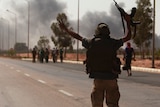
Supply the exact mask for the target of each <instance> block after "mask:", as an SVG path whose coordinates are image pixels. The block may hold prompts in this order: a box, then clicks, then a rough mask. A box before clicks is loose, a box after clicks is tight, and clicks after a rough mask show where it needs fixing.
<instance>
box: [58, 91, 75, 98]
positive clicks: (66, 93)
mask: <svg viewBox="0 0 160 107" xmlns="http://www.w3.org/2000/svg"><path fill="white" fill-rule="evenodd" d="M58 91H59V92H61V93H63V94H65V95H67V96H70V97H72V96H73V95H72V94H70V93H68V92H66V91H64V90H58Z"/></svg>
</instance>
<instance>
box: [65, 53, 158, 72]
mask: <svg viewBox="0 0 160 107" xmlns="http://www.w3.org/2000/svg"><path fill="white" fill-rule="evenodd" d="M65 59H66V60H77V54H67V55H66V58H65ZM78 59H79V60H80V61H83V60H85V54H79V55H78ZM121 61H122V64H124V61H123V60H122V58H121ZM132 66H136V67H146V68H152V60H150V59H136V61H132ZM154 67H155V68H158V69H160V60H154Z"/></svg>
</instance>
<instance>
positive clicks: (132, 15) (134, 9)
mask: <svg viewBox="0 0 160 107" xmlns="http://www.w3.org/2000/svg"><path fill="white" fill-rule="evenodd" d="M113 1H114V2H115V5H116V7H117V9H118V10H119V11H120V14H121V19H122V24H123V29H124V33H125V26H124V21H123V18H124V19H125V20H126V22H129V21H130V25H131V26H132V27H134V36H133V37H135V35H136V25H137V24H140V22H139V21H133V17H134V16H135V13H136V8H135V7H133V8H132V10H131V14H130V15H129V14H127V13H126V12H125V11H124V9H123V8H121V7H120V6H119V5H118V4H117V2H116V1H115V0H113Z"/></svg>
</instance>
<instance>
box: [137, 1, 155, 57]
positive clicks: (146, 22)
mask: <svg viewBox="0 0 160 107" xmlns="http://www.w3.org/2000/svg"><path fill="white" fill-rule="evenodd" d="M136 3H137V12H136V15H135V17H134V20H140V21H141V23H140V24H139V25H138V26H137V27H138V28H137V33H136V37H135V38H134V43H135V44H136V45H137V47H139V48H140V51H141V54H142V58H144V53H145V50H144V49H145V48H146V49H148V48H149V46H150V44H151V42H150V40H151V38H152V33H151V30H152V22H153V20H152V8H151V3H150V0H137V1H136Z"/></svg>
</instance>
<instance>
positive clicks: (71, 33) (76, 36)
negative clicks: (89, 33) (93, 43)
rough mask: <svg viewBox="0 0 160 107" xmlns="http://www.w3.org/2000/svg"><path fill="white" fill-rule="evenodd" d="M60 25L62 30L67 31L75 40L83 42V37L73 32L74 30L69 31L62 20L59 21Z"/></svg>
mask: <svg viewBox="0 0 160 107" xmlns="http://www.w3.org/2000/svg"><path fill="white" fill-rule="evenodd" d="M58 24H59V26H60V28H61V29H63V30H65V31H66V32H67V33H68V34H70V35H71V36H72V37H73V38H75V39H78V40H80V41H82V39H83V38H82V37H81V36H80V35H79V34H78V33H75V32H73V31H72V30H69V29H68V28H67V27H66V25H65V24H64V22H63V20H62V19H59V20H58Z"/></svg>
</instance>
